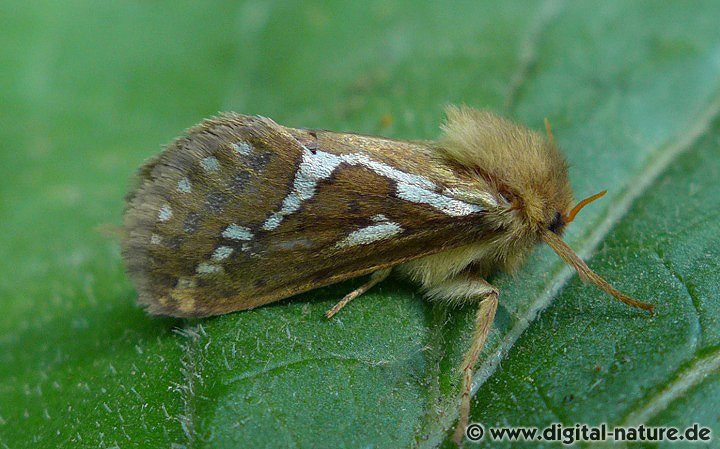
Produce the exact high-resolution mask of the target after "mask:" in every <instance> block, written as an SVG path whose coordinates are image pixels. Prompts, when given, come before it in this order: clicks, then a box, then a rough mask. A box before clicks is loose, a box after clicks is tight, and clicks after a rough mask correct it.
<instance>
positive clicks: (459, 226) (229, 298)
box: [123, 114, 487, 316]
mask: <svg viewBox="0 0 720 449" xmlns="http://www.w3.org/2000/svg"><path fill="white" fill-rule="evenodd" d="M436 167H437V164H435V163H434V161H433V152H432V151H431V149H430V148H429V147H428V145H427V144H423V143H413V142H406V141H393V140H388V139H381V138H373V137H367V136H359V135H354V134H340V133H331V132H325V131H309V130H299V129H292V128H285V127H282V126H280V125H277V124H276V123H275V122H273V121H272V120H269V119H266V118H262V117H250V116H243V115H235V114H232V115H223V116H221V117H219V118H216V119H212V120H207V121H205V122H203V123H202V124H201V125H199V126H197V127H195V128H192V129H190V130H189V131H188V133H187V135H186V136H184V137H181V138H179V139H177V140H176V141H174V142H173V143H172V144H171V145H170V146H169V147H168V148H167V149H166V150H165V151H164V152H163V153H162V154H160V155H159V156H158V157H156V158H154V159H153V160H151V161H150V162H149V163H148V164H146V165H145V166H144V167H143V168H141V169H140V172H139V180H138V182H137V186H136V187H135V189H134V190H133V191H132V192H131V193H130V194H129V195H128V197H127V200H128V205H127V208H126V212H125V219H124V224H125V230H126V235H125V238H124V241H123V256H124V258H125V260H126V265H127V269H128V272H129V273H130V275H131V277H132V279H133V280H134V282H135V285H136V287H137V289H138V292H139V301H140V302H141V303H142V304H145V305H147V306H148V309H149V311H150V312H151V313H158V314H167V315H173V316H206V315H217V314H222V313H227V312H231V311H235V310H243V309H250V308H253V307H257V306H260V305H262V304H266V303H269V302H273V301H276V300H279V299H282V298H286V297H289V296H292V295H294V294H297V293H300V292H304V291H307V290H311V289H314V288H318V287H322V286H325V285H329V284H332V283H335V282H339V281H342V280H345V279H349V278H353V277H356V276H361V275H363V274H367V273H371V272H373V271H376V270H378V269H382V268H387V267H391V266H394V265H397V264H400V263H402V262H405V261H408V260H411V259H415V258H418V257H421V256H423V255H428V254H432V253H435V252H438V251H442V250H444V249H450V248H454V247H458V246H462V245H464V244H468V243H469V242H470V241H472V240H473V239H474V238H476V237H477V235H476V234H481V233H482V232H483V227H484V225H483V217H484V213H483V211H484V207H487V205H486V206H481V205H478V204H469V203H467V202H464V201H462V200H459V199H456V198H454V197H453V196H452V195H450V194H449V193H448V192H450V191H452V190H453V189H452V188H451V187H448V186H447V185H444V183H445V184H446V183H447V180H448V179H452V176H453V174H452V173H451V172H449V171H445V172H438V171H437V170H440V169H438V168H436ZM420 173H422V174H420ZM476 203H477V202H476Z"/></svg>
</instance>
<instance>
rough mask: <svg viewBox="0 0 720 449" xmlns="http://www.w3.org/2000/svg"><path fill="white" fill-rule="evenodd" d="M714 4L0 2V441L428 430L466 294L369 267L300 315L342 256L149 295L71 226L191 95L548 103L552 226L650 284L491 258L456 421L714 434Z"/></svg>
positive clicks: (348, 435) (436, 435)
mask: <svg viewBox="0 0 720 449" xmlns="http://www.w3.org/2000/svg"><path fill="white" fill-rule="evenodd" d="M718 17H720V4H718V2H714V1H706V2H692V3H680V2H677V3H670V2H640V1H638V2H623V1H608V2H601V3H600V2H570V1H568V2H562V1H552V0H548V1H543V2H535V1H524V2H476V1H466V2H453V3H452V4H446V3H441V2H414V1H401V2H393V3H390V2H385V1H374V0H371V1H367V2H351V1H343V0H333V1H307V2H277V1H276V2H273V1H259V0H256V1H248V2H230V1H208V2H189V1H173V2H170V1H159V0H153V1H115V2H88V1H63V2H54V1H47V0H37V1H32V2H16V1H7V0H4V1H0V39H1V40H0V141H1V142H2V143H1V144H0V251H1V252H2V256H3V257H2V259H1V260H0V273H2V275H0V301H1V303H0V304H2V312H1V313H0V447H3V448H23V447H71V446H72V447H93V448H95V447H121V448H126V447H175V448H181V447H186V448H195V447H198V448H199V447H203V448H204V447H217V448H229V447H257V448H259V447H298V448H305V447H366V448H371V447H372V448H385V447H437V446H443V445H444V446H446V447H449V446H450V443H449V442H448V440H447V435H448V430H449V429H451V428H452V426H453V423H454V420H455V419H456V417H457V401H456V395H457V391H458V385H459V376H458V372H457V370H456V368H457V366H458V363H459V360H460V356H461V354H462V352H463V350H464V348H465V347H466V346H465V345H466V344H467V339H468V332H469V331H470V329H471V319H472V315H473V312H474V311H473V310H472V308H468V309H462V310H450V309H448V308H446V307H445V306H443V305H441V304H440V305H438V304H435V305H433V304H429V303H427V302H425V301H424V300H422V298H421V296H420V295H419V294H418V293H417V292H416V291H415V290H414V289H413V287H412V286H411V285H408V284H406V283H403V282H400V281H388V282H386V283H384V284H383V285H382V286H380V287H379V288H377V289H374V290H373V291H372V292H371V293H370V294H368V295H366V296H365V297H363V298H362V299H361V300H359V301H357V302H355V303H353V304H352V305H351V306H349V307H348V308H346V309H345V310H343V313H342V314H340V315H339V316H338V317H337V319H335V320H333V321H331V322H328V321H326V320H325V319H324V318H323V316H322V312H323V311H324V310H325V309H327V308H328V307H329V306H330V305H331V304H333V303H334V302H335V301H336V300H337V299H338V298H339V297H341V296H342V295H343V294H344V292H347V291H348V290H349V289H351V288H352V287H353V286H355V285H357V284H358V281H353V282H349V283H345V284H342V285H339V286H334V287H330V288H326V289H321V290H319V291H315V292H311V293H309V294H306V295H302V296H300V297H298V298H294V299H292V300H288V301H283V302H281V303H278V304H275V305H272V306H269V307H264V308H261V309H257V310H254V311H250V312H243V313H236V314H232V315H229V316H223V317H219V318H214V319H208V320H196V321H185V320H176V319H170V318H158V317H149V316H147V315H146V314H145V313H144V312H143V311H142V310H141V309H140V308H138V307H137V306H136V305H135V304H134V299H135V293H134V290H133V288H132V286H131V285H130V283H129V281H128V279H127V278H126V276H125V275H124V272H123V266H122V261H121V259H120V257H119V248H118V243H117V241H116V239H114V238H112V237H108V236H106V235H104V234H103V233H102V232H99V231H98V227H101V226H102V225H105V224H119V223H120V222H121V211H122V208H123V195H124V194H125V191H126V189H127V186H128V185H129V183H128V180H129V177H130V176H131V174H132V173H133V172H134V170H135V169H136V168H137V167H138V166H139V165H140V164H141V163H142V162H143V160H145V159H146V158H147V157H149V156H151V155H153V154H156V153H157V152H158V151H159V150H160V149H161V144H164V143H167V142H169V141H170V140H171V139H172V138H174V137H175V136H177V135H178V134H180V133H181V131H182V130H183V129H185V128H187V127H189V126H191V125H193V124H194V123H196V122H198V121H200V120H201V119H202V118H204V117H207V116H210V115H213V114H215V113H217V112H218V111H224V110H235V111H238V112H243V113H250V114H262V115H266V116H269V117H272V118H273V119H275V120H276V121H278V122H279V123H281V124H285V125H288V126H304V127H319V128H327V129H334V130H347V131H355V132H362V133H372V134H383V135H386V136H391V137H396V138H413V139H414V138H433V137H435V136H437V135H438V125H439V123H440V122H441V120H442V108H443V106H444V105H445V104H448V103H460V102H462V103H467V104H469V105H472V106H476V107H487V108H491V109H494V110H496V111H499V112H501V113H503V114H506V115H508V116H511V117H513V118H515V119H517V120H519V121H521V122H524V123H526V124H527V125H528V126H531V127H535V128H537V129H540V128H541V127H542V120H543V118H544V117H548V118H549V119H550V120H551V122H552V124H553V129H554V132H555V136H556V138H557V140H558V142H559V143H560V145H561V146H562V147H563V149H564V151H565V153H566V154H567V156H568V159H569V161H570V163H571V165H572V169H571V170H572V182H573V186H574V188H575V192H576V194H577V197H583V196H586V195H588V194H591V193H594V192H596V191H598V190H600V189H603V188H607V189H608V190H609V191H610V193H609V194H608V196H607V197H606V198H605V199H604V200H603V201H602V202H600V203H596V204H594V205H593V206H592V207H591V208H589V209H588V210H586V211H583V214H582V215H581V216H580V218H579V219H578V221H577V222H576V223H573V226H572V229H571V230H570V232H569V235H568V237H567V240H568V241H569V243H570V244H571V245H572V246H573V247H574V248H575V249H576V250H578V252H579V253H580V254H581V255H583V256H584V257H586V258H589V263H590V265H591V266H592V267H594V268H595V269H596V270H597V271H598V272H600V273H601V274H603V275H605V276H607V277H608V279H609V280H610V281H611V282H613V283H614V284H615V285H616V286H618V288H620V289H622V290H625V291H627V292H628V293H630V294H633V295H635V296H637V297H640V298H643V299H647V300H650V301H652V302H654V303H655V304H657V314H656V316H655V317H653V318H648V317H646V316H644V315H643V314H642V313H639V312H637V311H635V310H629V309H628V308H626V307H624V306H623V305H621V304H616V303H614V302H612V301H610V300H608V298H607V297H605V296H604V295H603V294H602V293H600V292H598V291H597V290H596V289H593V288H591V287H588V286H584V285H582V284H581V283H580V282H579V281H578V279H577V277H576V276H573V275H572V273H571V272H570V271H569V270H568V269H567V268H564V267H563V266H562V264H561V263H560V262H559V260H558V259H557V257H556V256H554V255H553V254H552V253H550V252H549V251H548V250H547V249H546V248H541V249H539V250H538V251H537V252H536V253H535V254H534V255H533V257H532V259H531V260H530V261H529V263H528V264H527V265H526V266H525V267H524V268H523V269H522V271H521V272H520V273H519V274H518V275H517V276H515V277H514V278H511V277H508V276H499V277H497V278H495V279H493V282H494V283H496V284H497V285H498V286H499V287H500V289H501V303H502V304H501V308H500V310H499V312H498V316H497V318H496V321H495V327H496V328H495V331H494V332H493V334H492V337H491V341H490V344H489V345H488V348H487V350H486V352H485V354H484V355H483V362H482V364H481V365H480V366H479V368H478V373H477V376H476V383H477V394H476V396H475V401H474V403H473V419H474V420H476V421H478V422H481V423H483V424H485V425H486V427H487V426H493V425H518V426H520V425H524V426H531V425H538V426H544V425H548V424H549V423H552V422H562V423H564V424H567V425H570V426H571V425H573V424H575V423H577V422H587V423H591V424H597V423H599V422H608V423H610V424H611V425H620V424H639V423H645V424H648V425H675V426H678V427H681V428H682V427H685V426H688V425H690V424H692V423H693V422H698V423H700V424H701V425H704V426H708V427H711V428H712V429H713V431H714V432H715V434H716V435H717V436H720V435H718V432H720V414H719V412H718V409H717V406H716V404H717V403H719V402H720V383H719V382H718V380H719V379H720V374H719V373H720V326H719V325H718V314H719V312H720V310H719V309H720V305H719V304H718V297H719V295H718V293H719V291H718V281H719V280H720V274H718V273H720V267H719V266H718V265H719V263H718V260H720V237H719V235H720V232H718V231H720V230H719V229H718V228H720V224H719V223H720V216H719V214H718V210H719V206H720V186H719V185H718V182H717V179H718V177H720V157H718V156H720V152H719V151H718V146H719V144H720V122H718V115H719V112H720V96H719V94H720V77H719V75H720V31H719V27H718V25H717V18H718ZM540 312H542V313H540ZM501 361H502V362H501ZM503 444H504V445H505V446H507V447H518V444H517V443H508V442H505V443H503ZM468 446H470V444H468ZM501 446H502V445H501ZM534 446H538V444H536V445H534ZM546 446H548V447H554V446H553V445H552V444H546ZM682 446H683V445H678V444H675V445H671V444H669V443H659V444H654V445H653V444H650V445H646V446H643V447H673V448H675V447H682ZM704 446H708V447H720V446H719V445H718V443H717V440H716V441H715V442H712V443H707V444H705V445H699V446H698V445H695V446H693V447H704ZM478 447H495V445H492V444H491V443H490V442H488V441H487V440H485V441H483V442H482V443H481V444H480V446H478Z"/></svg>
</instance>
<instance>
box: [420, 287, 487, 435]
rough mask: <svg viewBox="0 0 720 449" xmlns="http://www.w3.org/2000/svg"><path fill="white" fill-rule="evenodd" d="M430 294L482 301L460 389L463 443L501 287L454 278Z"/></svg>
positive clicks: (457, 429)
mask: <svg viewBox="0 0 720 449" xmlns="http://www.w3.org/2000/svg"><path fill="white" fill-rule="evenodd" d="M426 295H427V296H428V297H429V298H430V299H439V300H448V301H451V302H462V303H465V302H468V301H478V300H479V302H480V304H479V307H478V311H477V314H476V315H475V329H474V331H473V336H472V340H471V342H470V347H469V348H468V350H467V352H466V353H465V356H464V357H463V362H462V365H461V366H462V387H461V389H460V417H459V418H458V423H457V427H455V434H454V435H453V440H454V441H455V444H457V445H458V446H460V443H461V442H462V439H463V436H464V435H465V429H466V427H467V425H468V420H469V417H470V399H471V393H472V377H473V371H474V369H475V364H476V363H477V360H478V357H480V352H481V351H482V349H483V347H484V346H485V341H486V340H487V336H488V334H489V333H490V329H491V327H492V324H493V320H494V319H495V312H496V311H497V305H498V295H499V292H498V290H497V289H496V288H495V287H493V286H492V285H491V284H490V283H489V282H487V281H485V280H484V279H481V278H477V279H469V278H460V279H457V278H455V279H451V280H448V281H445V282H443V283H442V284H440V285H437V286H434V287H432V288H429V289H428V290H427V291H426Z"/></svg>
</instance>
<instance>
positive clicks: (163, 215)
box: [158, 204, 173, 221]
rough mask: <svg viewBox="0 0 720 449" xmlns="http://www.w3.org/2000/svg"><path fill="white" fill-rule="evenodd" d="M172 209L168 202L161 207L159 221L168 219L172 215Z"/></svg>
mask: <svg viewBox="0 0 720 449" xmlns="http://www.w3.org/2000/svg"><path fill="white" fill-rule="evenodd" d="M172 214H173V213H172V209H171V208H170V206H168V205H167V204H166V205H164V206H163V207H161V208H160V211H159V212H158V220H159V221H168V220H169V219H170V217H172Z"/></svg>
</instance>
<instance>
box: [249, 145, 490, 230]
mask: <svg viewBox="0 0 720 449" xmlns="http://www.w3.org/2000/svg"><path fill="white" fill-rule="evenodd" d="M342 163H346V164H349V165H360V166H363V167H367V168H369V169H370V170H372V171H374V172H375V173H377V174H378V175H380V176H383V177H386V178H388V179H391V180H393V181H395V182H396V183H397V195H398V197H399V198H401V199H404V200H406V201H410V202H413V203H419V204H428V205H430V206H432V207H435V208H436V209H439V210H441V211H442V212H444V213H446V214H448V215H451V216H464V215H469V214H472V213H475V212H480V211H482V210H483V208H482V207H480V206H477V205H474V204H469V203H465V202H463V201H460V200H457V199H454V198H451V197H449V196H446V195H443V194H440V193H436V192H433V190H437V188H438V187H437V185H435V183H433V182H432V181H430V180H429V179H427V178H425V177H424V176H420V175H415V174H412V173H406V172H404V171H401V170H398V169H397V168H395V167H392V166H390V165H387V164H385V163H382V162H378V161H373V160H372V159H370V158H369V157H368V156H366V155H364V154H360V153H351V154H341V155H337V154H332V153H326V152H324V151H319V150H317V151H315V152H314V153H313V152H312V151H310V150H308V149H307V148H305V147H303V159H302V162H301V163H300V166H299V167H298V170H297V172H296V173H295V180H294V181H293V190H292V191H291V192H290V193H289V194H288V195H287V196H286V197H285V199H284V200H283V202H282V206H281V207H280V210H279V211H277V212H275V213H273V214H272V215H270V216H269V217H268V218H267V219H266V220H265V223H264V224H263V229H264V230H266V231H271V230H273V229H275V228H277V227H278V226H280V223H282V221H283V219H284V217H285V216H287V215H290V214H292V213H294V212H297V211H298V210H299V209H300V206H301V205H302V203H303V201H307V200H309V199H310V198H312V197H313V196H314V195H315V190H316V189H317V185H318V182H319V181H321V180H323V179H327V178H329V177H330V176H331V175H332V173H333V172H334V171H335V170H336V169H337V168H338V166H340V164H342Z"/></svg>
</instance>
